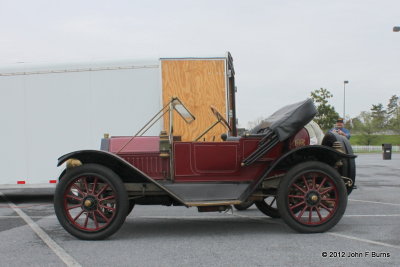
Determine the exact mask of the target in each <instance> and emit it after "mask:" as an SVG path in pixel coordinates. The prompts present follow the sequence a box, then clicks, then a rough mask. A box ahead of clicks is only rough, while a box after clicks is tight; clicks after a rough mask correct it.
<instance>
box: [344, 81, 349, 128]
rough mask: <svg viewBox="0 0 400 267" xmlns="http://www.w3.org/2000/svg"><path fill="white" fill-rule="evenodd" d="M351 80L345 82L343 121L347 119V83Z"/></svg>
mask: <svg viewBox="0 0 400 267" xmlns="http://www.w3.org/2000/svg"><path fill="white" fill-rule="evenodd" d="M347 83H349V81H344V82H343V121H344V120H345V119H346V84H347Z"/></svg>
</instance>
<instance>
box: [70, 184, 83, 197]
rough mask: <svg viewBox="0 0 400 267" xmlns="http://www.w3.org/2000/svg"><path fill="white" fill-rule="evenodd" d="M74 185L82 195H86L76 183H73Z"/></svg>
mask: <svg viewBox="0 0 400 267" xmlns="http://www.w3.org/2000/svg"><path fill="white" fill-rule="evenodd" d="M72 186H73V187H74V188H75V189H76V190H78V192H79V194H81V195H82V196H86V194H85V193H83V192H82V190H81V189H80V188H79V187H78V186H77V185H76V184H75V183H74V184H72Z"/></svg>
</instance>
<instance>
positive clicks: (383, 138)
mask: <svg viewBox="0 0 400 267" xmlns="http://www.w3.org/2000/svg"><path fill="white" fill-rule="evenodd" d="M371 137H372V138H370V142H371V143H370V145H371V146H380V145H382V144H392V145H400V135H372V136H371ZM350 143H351V144H352V145H359V146H366V145H368V144H367V143H366V138H365V136H362V135H352V136H351V138H350Z"/></svg>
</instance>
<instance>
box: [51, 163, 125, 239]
mask: <svg viewBox="0 0 400 267" xmlns="http://www.w3.org/2000/svg"><path fill="white" fill-rule="evenodd" d="M128 203H129V201H128V195H127V192H126V189H125V187H124V184H123V182H122V181H121V179H120V178H119V177H118V175H116V174H115V173H114V172H113V171H111V170H110V169H108V168H106V167H104V166H101V165H97V164H84V165H82V166H79V167H75V168H73V169H70V170H68V171H67V173H66V174H65V175H64V176H63V178H62V179H61V180H60V182H59V183H58V185H57V187H56V191H55V196H54V209H55V212H56V215H57V218H58V220H59V222H60V224H61V225H62V226H63V227H64V229H65V230H66V231H68V232H69V233H70V234H72V235H73V236H75V237H77V238H79V239H87V240H95V239H104V238H107V237H109V236H110V235H112V234H114V233H115V232H116V231H117V230H118V229H119V228H120V227H121V225H122V224H123V223H124V221H125V218H126V215H127V214H128Z"/></svg>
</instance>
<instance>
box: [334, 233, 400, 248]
mask: <svg viewBox="0 0 400 267" xmlns="http://www.w3.org/2000/svg"><path fill="white" fill-rule="evenodd" d="M327 234H328V235H332V236H336V237H342V238H347V239H351V240H355V241H360V242H364V243H369V244H374V245H379V246H384V247H389V248H396V249H400V246H396V245H391V244H388V243H383V242H377V241H373V240H369V239H364V238H358V237H354V236H349V235H343V234H337V233H327Z"/></svg>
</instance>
